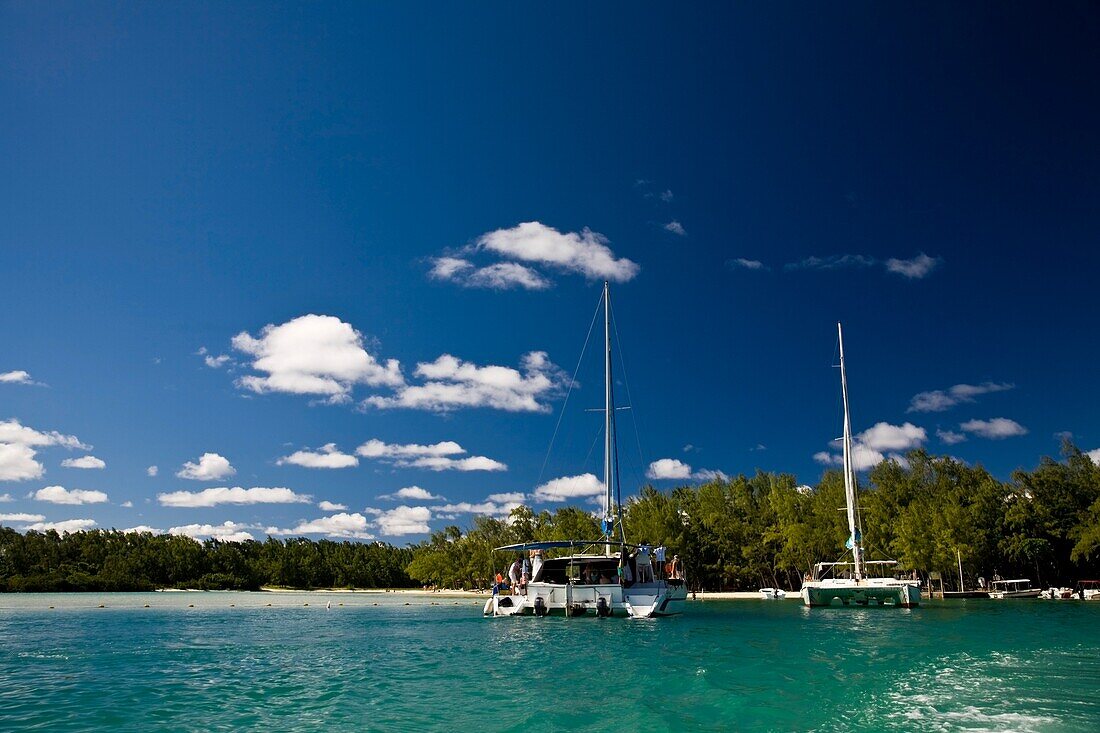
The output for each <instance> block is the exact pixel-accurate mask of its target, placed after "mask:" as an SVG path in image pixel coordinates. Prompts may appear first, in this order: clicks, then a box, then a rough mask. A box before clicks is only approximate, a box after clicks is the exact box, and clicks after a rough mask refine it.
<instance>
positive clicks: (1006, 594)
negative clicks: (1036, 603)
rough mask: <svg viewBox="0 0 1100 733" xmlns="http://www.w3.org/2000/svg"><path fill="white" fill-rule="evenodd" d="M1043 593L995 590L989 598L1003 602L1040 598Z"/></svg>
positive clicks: (1036, 590)
mask: <svg viewBox="0 0 1100 733" xmlns="http://www.w3.org/2000/svg"><path fill="white" fill-rule="evenodd" d="M1042 592H1043V591H1041V590H1038V589H1035V590H994V591H990V592H989V597H990V598H992V599H994V600H997V601H1003V600H1005V599H1006V598H1038V597H1039V595H1040V594H1041V593H1042Z"/></svg>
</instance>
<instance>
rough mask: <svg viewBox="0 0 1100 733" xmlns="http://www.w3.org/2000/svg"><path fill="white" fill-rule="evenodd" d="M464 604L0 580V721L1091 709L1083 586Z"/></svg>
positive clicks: (506, 726) (889, 717) (101, 724)
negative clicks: (1052, 590) (502, 606)
mask: <svg viewBox="0 0 1100 733" xmlns="http://www.w3.org/2000/svg"><path fill="white" fill-rule="evenodd" d="M330 601H331V603H332V607H331V609H326V604H327V603H329V602H330ZM456 602H457V603H458V604H459V605H454V604H455V603H456ZM341 603H342V604H344V605H343V606H340V605H338V604H341ZM405 603H409V604H410V605H408V606H406V605H405ZM101 604H102V605H104V606H105V608H98V606H99V605H101ZM145 604H148V605H149V606H150V607H149V608H145ZM268 604H271V606H270V607H269V606H268ZM306 604H308V605H306ZM432 604H439V605H432ZM51 605H52V606H55V608H54V609H52V610H51V609H49V608H48V607H49V606H51ZM481 605H482V601H480V600H473V599H463V600H459V601H455V600H454V599H448V598H442V597H431V598H411V597H407V596H402V595H398V594H369V595H367V594H363V595H360V594H355V595H351V594H327V595H326V594H308V593H301V594H299V593H291V594H241V593H172V594H167V593H163V594H162V593H157V594H118V595H77V594H74V595H68V596H58V595H50V596H0V679H3V680H4V681H5V684H4V688H3V693H2V694H0V730H5V731H8V730H32V729H35V730H51V731H76V730H82V731H83V730H112V731H113V730H121V731H175V730H213V731H223V730H224V731H231V730H232V731H235V730H253V729H261V728H266V729H269V730H278V731H305V730H318V729H325V730H418V731H433V730H454V729H471V730H478V731H495V730H518V729H520V728H537V729H542V730H562V729H578V730H580V729H584V730H587V729H592V728H607V729H611V730H645V731H647V732H649V731H652V732H654V733H656V732H658V731H685V730H686V731H712V730H713V731H719V730H731V729H738V730H821V731H834V730H835V731H840V730H854V729H889V730H899V729H900V730H914V731H916V730H922V731H923V730H942V731H956V730H958V731H970V730H1020V731H1055V730H1057V731H1062V730H1067V731H1092V730H1096V729H1097V725H1096V724H1095V721H1097V720H1100V703H1098V702H1097V701H1096V697H1097V694H1096V692H1097V690H1098V689H1100V654H1098V653H1097V650H1100V631H1098V629H1100V623H1098V621H1100V604H1081V603H1079V604H1068V603H1058V604H1054V603H1043V602H1041V601H1021V602H1018V603H1012V602H1007V603H1000V604H998V603H995V602H984V603H983V602H967V603H960V602H950V603H929V604H927V605H925V606H922V607H921V608H919V609H915V610H913V611H903V610H897V609H877V608H869V609H854V608H849V609H839V608H838V609H820V610H814V611H808V610H807V609H804V608H803V607H802V606H801V605H800V604H798V603H797V602H795V601H791V602H778V603H777V602H768V601H760V602H754V601H743V602H733V603H720V602H707V603H697V604H689V606H688V612H687V613H686V614H685V615H683V616H681V617H678V618H674V619H663V620H660V621H658V622H656V623H633V624H632V623H626V622H624V621H621V620H618V619H616V620H605V621H599V620H596V619H574V620H567V619H560V618H551V619H533V618H524V619H511V618H501V619H485V618H482V617H481Z"/></svg>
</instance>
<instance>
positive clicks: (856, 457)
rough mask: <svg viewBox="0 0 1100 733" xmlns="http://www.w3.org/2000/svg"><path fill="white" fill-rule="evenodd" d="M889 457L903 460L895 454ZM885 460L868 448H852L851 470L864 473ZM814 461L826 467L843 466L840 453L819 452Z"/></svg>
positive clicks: (899, 460)
mask: <svg viewBox="0 0 1100 733" xmlns="http://www.w3.org/2000/svg"><path fill="white" fill-rule="evenodd" d="M889 457H890V458H893V459H894V460H896V461H898V462H899V463H901V462H903V461H904V460H905V457H904V456H902V455H899V454H897V453H891V454H890V456H889ZM886 458H887V456H885V455H883V454H882V453H881V452H879V451H877V450H874V449H872V448H868V447H867V446H865V445H853V446H852V468H854V469H855V470H856V471H866V470H867V469H869V468H874V467H875V466H877V465H878V464H880V463H882V462H883V461H885V460H886ZM814 460H815V461H817V462H818V463H823V464H825V465H826V466H843V465H844V456H842V455H841V454H840V453H827V452H826V451H821V452H820V453H814Z"/></svg>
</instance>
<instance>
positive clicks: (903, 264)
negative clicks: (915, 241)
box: [886, 252, 941, 280]
mask: <svg viewBox="0 0 1100 733" xmlns="http://www.w3.org/2000/svg"><path fill="white" fill-rule="evenodd" d="M940 262H941V260H940V258H939V257H929V256H928V255H926V254H925V253H924V252H921V253H920V254H918V255H917V256H916V257H914V258H912V259H909V260H899V259H896V258H893V257H891V258H890V259H888V260H886V270H887V272H893V273H896V274H898V275H901V276H903V277H907V278H909V279H910V280H920V279H921V278H923V277H927V276H928V275H929V274H930V273H931V272H932V270H934V269H936V266H937V265H939V264H940Z"/></svg>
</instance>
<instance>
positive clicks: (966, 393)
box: [908, 382, 1016, 412]
mask: <svg viewBox="0 0 1100 733" xmlns="http://www.w3.org/2000/svg"><path fill="white" fill-rule="evenodd" d="M1015 386H1016V385H1014V384H1008V383H999V382H984V383H983V384H956V385H955V386H953V387H949V388H948V389H945V390H944V389H935V390H932V391H930V392H920V393H918V394H915V395H913V399H912V400H910V401H909V410H908V411H909V412H943V411H944V410H949V409H951V408H952V407H954V406H955V405H958V404H959V403H962V402H973V401H974V398H975V397H977V396H978V395H983V394H988V393H990V392H1004V391H1006V390H1009V389H1012V388H1013V387H1015Z"/></svg>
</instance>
